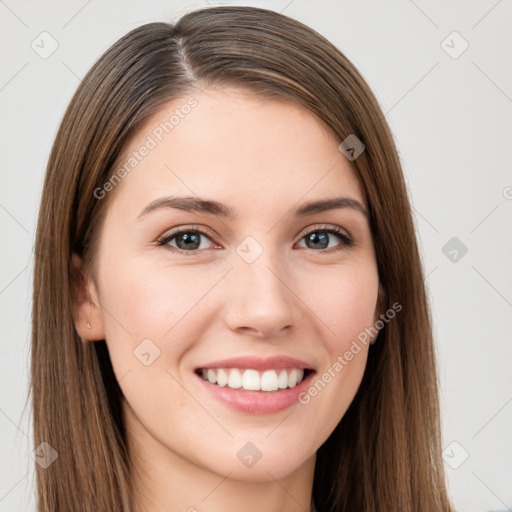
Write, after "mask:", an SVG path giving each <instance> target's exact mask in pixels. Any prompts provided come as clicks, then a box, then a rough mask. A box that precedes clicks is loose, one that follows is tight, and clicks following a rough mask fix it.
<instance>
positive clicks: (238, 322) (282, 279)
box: [225, 253, 298, 338]
mask: <svg viewBox="0 0 512 512" xmlns="http://www.w3.org/2000/svg"><path fill="white" fill-rule="evenodd" d="M264 255H265V253H263V254H262V255H261V256H260V257H259V258H258V259H257V260H256V261H254V262H252V263H250V264H249V263H246V262H245V261H242V260H240V261H238V262H237V263H236V264H235V268H234V269H233V271H232V272H230V273H229V274H230V279H229V282H228V283H226V286H227V289H228V290H229V295H230V300H229V301H228V303H227V304H226V317H225V321H226V323H227V325H228V326H229V328H230V329H231V330H233V331H236V332H238V333H240V334H247V335H251V336H259V337H262V338H275V337H279V336H283V335H285V334H287V333H289V332H290V331H291V330H292V329H293V328H294V327H295V322H296V319H297V318H298V316H297V315H298V311H297V304H296V301H297V298H296V296H295V295H294V293H293V291H292V290H291V289H290V286H289V284H288V283H287V279H286V275H284V273H283V271H282V269H281V268H280V267H281V266H278V265H276V264H271V262H270V259H269V258H267V257H265V256H264Z"/></svg>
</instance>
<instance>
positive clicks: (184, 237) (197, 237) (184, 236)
mask: <svg viewBox="0 0 512 512" xmlns="http://www.w3.org/2000/svg"><path fill="white" fill-rule="evenodd" d="M211 237H212V234H211V233H209V232H208V231H206V230H203V229H198V228H196V227H192V226H191V227H190V228H186V229H180V230H177V231H173V232H171V233H168V234H166V235H165V236H164V237H163V238H161V239H160V240H158V242H157V244H158V246H167V247H171V250H174V251H176V252H178V253H180V254H187V255H194V254H195V252H196V251H198V250H201V249H209V248H211V247H205V244H204V243H203V241H202V240H201V238H206V239H208V240H209V241H210V242H212V240H211ZM174 241H175V244H174V243H173V242H174ZM206 245H208V244H206Z"/></svg>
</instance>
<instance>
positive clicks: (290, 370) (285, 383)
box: [194, 356, 316, 415]
mask: <svg viewBox="0 0 512 512" xmlns="http://www.w3.org/2000/svg"><path fill="white" fill-rule="evenodd" d="M194 373H195V375H196V376H197V378H198V381H199V383H200V384H201V386H202V388H203V389H205V390H206V391H207V393H209V396H213V397H214V398H215V399H216V400H218V401H219V402H221V403H222V404H224V405H226V406H228V407H229V408H231V409H234V410H237V411H238V412H245V413H249V414H253V415H254V414H272V413H276V412H279V411H282V410H284V409H286V408H288V407H291V406H293V405H295V404H297V403H299V397H300V395H301V394H302V393H303V392H304V391H305V390H306V389H307V388H308V386H310V384H311V380H312V377H313V375H314V374H315V373H316V370H315V369H313V368H312V367H310V365H309V364H307V363H306V362H304V361H300V360H298V359H294V358H289V357H284V356H282V357H273V358H269V359H259V358H253V357H245V358H234V359H229V360H223V361H216V362H213V363H210V364H206V365H203V366H201V367H199V368H196V369H195V370H194Z"/></svg>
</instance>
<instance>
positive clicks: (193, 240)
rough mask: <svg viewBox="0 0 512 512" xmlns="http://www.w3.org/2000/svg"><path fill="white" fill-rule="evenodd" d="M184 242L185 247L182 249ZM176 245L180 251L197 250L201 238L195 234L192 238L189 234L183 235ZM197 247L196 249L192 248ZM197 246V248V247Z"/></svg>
mask: <svg viewBox="0 0 512 512" xmlns="http://www.w3.org/2000/svg"><path fill="white" fill-rule="evenodd" d="M181 241H183V242H184V244H182V245H183V247H180V242H181ZM176 244H177V245H178V247H179V248H180V249H183V248H185V249H197V248H198V247H199V245H200V241H199V236H198V235H197V234H193V235H192V236H191V235H190V234H188V233H183V234H182V235H181V236H179V237H178V239H177V241H176ZM193 245H195V246H194V247H192V246H193ZM196 246H197V247H196Z"/></svg>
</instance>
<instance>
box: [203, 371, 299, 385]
mask: <svg viewBox="0 0 512 512" xmlns="http://www.w3.org/2000/svg"><path fill="white" fill-rule="evenodd" d="M201 375H202V377H203V379H204V380H207V381H208V382H210V383H211V384H217V385H218V386H220V387H224V386H227V387H228V388H232V389H240V388H243V389H246V390H248V391H277V390H279V389H286V388H294V387H295V386H297V385H298V384H300V383H301V382H302V379H303V378H304V370H299V369H297V368H290V369H286V370H265V371H264V372H260V371H258V370H253V369H247V370H240V369H237V368H215V369H212V368H209V369H208V370H205V369H203V370H201Z"/></svg>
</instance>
